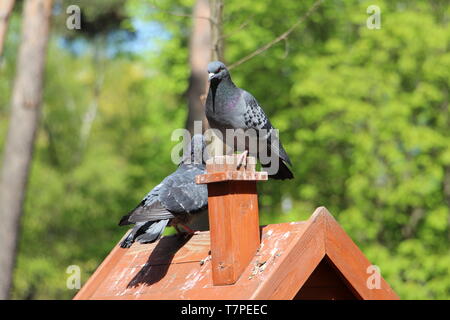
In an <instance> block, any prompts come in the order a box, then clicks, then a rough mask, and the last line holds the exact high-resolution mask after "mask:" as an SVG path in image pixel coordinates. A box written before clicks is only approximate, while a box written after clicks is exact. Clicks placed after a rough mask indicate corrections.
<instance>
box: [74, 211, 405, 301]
mask: <svg viewBox="0 0 450 320" xmlns="http://www.w3.org/2000/svg"><path fill="white" fill-rule="evenodd" d="M260 230H261V245H260V246H259V248H258V250H257V252H256V254H255V255H254V256H253V257H252V259H251V261H250V263H249V264H248V265H246V267H245V268H244V270H243V272H242V274H241V276H240V277H239V278H238V279H237V281H236V282H235V283H234V284H232V285H223V286H218V285H214V283H213V276H212V273H213V272H212V270H213V269H212V267H211V265H212V263H211V260H210V259H207V257H208V256H209V250H210V247H211V242H210V233H209V232H207V231H206V232H200V233H198V234H195V235H194V236H192V237H191V238H189V239H185V240H180V239H179V238H177V237H176V236H168V237H163V238H161V239H160V240H159V241H158V242H156V243H152V244H139V243H134V244H133V245H132V247H131V248H129V249H122V248H120V247H118V246H116V247H115V248H114V249H113V250H112V251H111V253H110V254H109V256H108V257H107V258H106V259H105V261H104V262H103V263H102V264H101V265H100V266H99V268H98V269H97V270H96V271H95V272H94V274H93V275H92V277H91V278H90V279H89V280H88V281H87V282H86V284H85V285H84V287H83V288H82V289H81V290H80V291H79V293H78V294H77V295H76V296H75V299H194V300H195V299H213V300H219V299H223V300H232V299H263V300H265V299H283V300H284V299H294V298H295V299H350V298H357V299H375V300H378V299H382V300H386V299H398V296H397V295H396V294H395V292H394V291H393V290H392V289H391V288H390V286H389V284H388V283H387V282H386V281H385V280H384V279H383V278H382V277H381V281H380V283H381V286H380V288H378V289H370V288H368V286H367V279H368V277H369V276H370V274H368V273H367V267H368V266H369V265H371V262H369V261H368V260H367V258H366V257H365V256H364V255H363V253H362V252H361V251H360V250H359V248H358V247H357V246H356V245H355V243H354V242H353V241H352V240H351V239H350V237H349V236H348V235H347V234H346V233H345V232H344V230H343V229H342V228H341V227H340V226H339V224H338V223H337V222H336V221H335V219H334V218H333V217H332V216H331V214H330V213H329V212H328V211H327V210H326V209H325V208H324V207H320V208H317V209H316V211H315V212H314V214H313V215H312V216H311V217H310V218H309V219H308V220H307V221H300V222H291V223H282V224H272V225H268V226H264V227H262V228H261V229H260ZM205 258H206V259H205ZM324 261H325V264H326V265H324ZM381 271H382V270H381Z"/></svg>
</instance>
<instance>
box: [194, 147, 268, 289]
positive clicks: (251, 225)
mask: <svg viewBox="0 0 450 320" xmlns="http://www.w3.org/2000/svg"><path fill="white" fill-rule="evenodd" d="M237 159H238V156H237V155H232V156H217V157H214V158H212V159H210V160H209V161H208V162H207V164H206V171H207V173H206V174H204V175H200V176H197V177H196V182H197V183H199V184H208V214H209V226H210V237H211V265H212V278H213V284H214V285H229V284H233V283H235V282H236V281H237V280H238V279H239V277H240V275H241V273H242V272H243V271H244V269H245V268H246V267H247V265H248V264H249V262H250V261H251V259H252V258H253V257H254V255H255V253H256V251H257V250H258V247H259V245H260V234H259V215H258V194H257V191H256V182H257V181H262V180H267V172H255V164H256V160H255V158H253V157H248V158H247V163H246V165H245V166H241V167H240V168H239V169H237Z"/></svg>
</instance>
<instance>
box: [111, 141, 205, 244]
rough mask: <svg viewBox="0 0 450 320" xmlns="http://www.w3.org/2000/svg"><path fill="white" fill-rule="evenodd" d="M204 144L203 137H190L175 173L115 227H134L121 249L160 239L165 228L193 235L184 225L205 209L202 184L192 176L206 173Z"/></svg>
mask: <svg viewBox="0 0 450 320" xmlns="http://www.w3.org/2000/svg"><path fill="white" fill-rule="evenodd" d="M205 147H206V143H205V139H204V137H203V135H201V134H196V135H194V136H193V138H192V140H191V143H190V144H189V146H188V148H187V152H185V153H184V155H183V158H182V160H181V162H180V164H179V166H178V168H177V170H176V171H175V172H174V173H172V174H171V175H169V176H167V177H166V178H165V179H164V180H163V181H162V182H161V183H160V184H158V185H157V186H156V187H154V188H153V190H151V191H150V192H149V193H148V194H147V195H146V196H145V197H144V199H143V200H142V201H141V203H139V205H138V206H137V207H136V208H135V209H133V210H132V211H131V212H130V213H128V214H127V215H125V216H123V217H122V219H121V220H120V222H119V226H124V225H129V224H135V226H134V228H133V229H132V230H131V232H130V233H129V234H128V236H127V237H126V238H125V239H124V240H123V241H122V243H121V244H120V246H121V247H122V248H129V247H130V246H131V245H132V244H133V243H134V242H135V241H138V242H139V243H151V242H154V241H156V240H158V239H159V238H160V237H161V234H162V233H163V231H164V229H165V227H166V226H173V227H175V229H176V230H177V232H178V233H181V231H180V229H179V226H182V227H183V228H184V229H185V230H186V231H188V233H194V231H193V230H191V229H190V228H189V227H188V226H187V225H186V224H187V223H189V222H190V221H191V219H192V218H193V217H194V216H195V215H201V214H204V213H205V210H207V207H208V190H207V186H206V185H204V184H196V183H195V177H196V176H197V175H200V174H204V173H206V169H205V162H204V159H205V158H207V155H205V156H204V155H203V153H204V152H206V151H205Z"/></svg>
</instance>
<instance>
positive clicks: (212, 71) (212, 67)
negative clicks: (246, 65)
mask: <svg viewBox="0 0 450 320" xmlns="http://www.w3.org/2000/svg"><path fill="white" fill-rule="evenodd" d="M208 74H209V76H208V80H209V81H220V80H222V79H224V78H227V77H229V76H230V73H229V72H228V69H227V67H226V66H225V64H224V63H223V62H220V61H213V62H210V63H208Z"/></svg>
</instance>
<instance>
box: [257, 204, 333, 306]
mask: <svg viewBox="0 0 450 320" xmlns="http://www.w3.org/2000/svg"><path fill="white" fill-rule="evenodd" d="M318 210H319V208H318V209H316V210H315V212H314V214H313V215H312V216H311V217H310V218H309V219H308V220H307V223H308V225H307V226H306V228H305V230H304V231H303V232H302V233H300V234H298V235H297V236H296V238H295V239H293V240H292V243H291V244H290V245H289V246H288V248H287V249H286V251H285V252H286V254H285V255H284V256H282V257H280V262H279V263H278V266H277V267H276V268H274V269H273V270H272V271H271V273H270V275H268V276H267V277H266V279H265V281H263V283H261V285H260V286H259V287H258V288H257V289H256V290H255V292H254V293H253V294H252V296H251V297H250V300H265V299H272V300H291V299H293V298H294V297H295V295H296V294H297V292H298V291H299V290H300V289H301V288H302V287H303V285H304V284H305V283H306V281H307V280H308V278H309V277H310V276H311V274H312V273H313V272H314V270H315V269H316V268H317V266H318V265H319V263H320V262H321V261H322V259H323V258H324V257H325V240H324V238H325V225H324V220H323V219H320V216H318V215H317V214H316V213H318V212H317V211H318ZM299 261H300V264H298V263H299Z"/></svg>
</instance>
